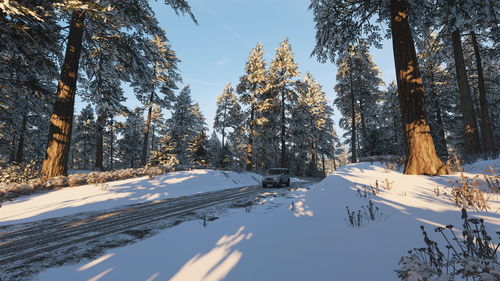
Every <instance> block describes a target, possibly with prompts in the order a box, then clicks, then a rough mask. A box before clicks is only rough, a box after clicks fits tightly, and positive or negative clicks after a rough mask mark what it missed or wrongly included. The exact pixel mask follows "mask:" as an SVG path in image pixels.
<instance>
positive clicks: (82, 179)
mask: <svg viewBox="0 0 500 281" xmlns="http://www.w3.org/2000/svg"><path fill="white" fill-rule="evenodd" d="M85 184H87V174H82V173H77V174H71V175H69V176H68V185H69V186H71V187H73V186H79V185H85Z"/></svg>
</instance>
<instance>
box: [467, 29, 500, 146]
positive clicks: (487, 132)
mask: <svg viewBox="0 0 500 281" xmlns="http://www.w3.org/2000/svg"><path fill="white" fill-rule="evenodd" d="M471 37H472V45H473V47H474V56H475V58H476V69H477V79H478V86H479V106H480V108H481V115H480V116H481V118H480V126H481V137H482V139H483V149H484V152H486V153H488V154H494V153H495V152H496V147H495V141H494V140H493V130H492V128H491V120H490V113H489V110H488V101H487V100H486V87H485V85H484V74H483V64H482V62H481V54H480V53H479V44H478V43H477V39H476V34H475V33H474V32H472V35H471Z"/></svg>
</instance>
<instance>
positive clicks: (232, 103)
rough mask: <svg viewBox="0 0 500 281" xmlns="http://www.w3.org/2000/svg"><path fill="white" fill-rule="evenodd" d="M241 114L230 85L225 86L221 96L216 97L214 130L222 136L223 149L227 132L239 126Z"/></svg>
mask: <svg viewBox="0 0 500 281" xmlns="http://www.w3.org/2000/svg"><path fill="white" fill-rule="evenodd" d="M241 119H242V112H241V107H240V104H239V103H238V98H237V97H236V95H235V93H234V90H233V87H232V86H231V83H229V84H227V85H226V87H224V90H223V91H222V94H221V95H220V96H218V97H217V110H216V111H215V119H214V130H215V131H216V132H218V133H220V134H221V136H222V147H225V144H226V143H225V137H226V133H227V132H228V131H227V130H234V129H236V127H238V126H239V125H240V124H241Z"/></svg>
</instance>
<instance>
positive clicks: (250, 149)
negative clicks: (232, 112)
mask: <svg viewBox="0 0 500 281" xmlns="http://www.w3.org/2000/svg"><path fill="white" fill-rule="evenodd" d="M254 114H255V109H254V105H253V104H252V105H251V109H250V122H249V127H250V132H249V134H248V145H247V163H246V164H247V171H251V170H252V168H253V167H252V166H253V165H252V164H253V163H252V162H253V119H254Z"/></svg>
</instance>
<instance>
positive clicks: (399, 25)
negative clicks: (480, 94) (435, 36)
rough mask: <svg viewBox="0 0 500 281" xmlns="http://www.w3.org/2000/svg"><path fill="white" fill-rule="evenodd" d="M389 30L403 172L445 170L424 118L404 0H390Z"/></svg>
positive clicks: (419, 82) (421, 89)
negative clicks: (402, 140)
mask: <svg viewBox="0 0 500 281" xmlns="http://www.w3.org/2000/svg"><path fill="white" fill-rule="evenodd" d="M391 32H392V44H393V51H394V62H395V67H396V77H397V82H398V93H399V102H400V106H401V113H402V117H403V126H404V129H405V136H406V142H407V144H408V145H407V157H406V165H405V170H404V173H405V174H410V175H443V174H448V173H449V170H448V168H447V167H446V166H445V165H444V164H443V163H442V162H441V160H440V159H439V157H438V156H437V153H436V149H435V147H434V142H433V141H432V136H431V134H430V128H429V124H428V123H427V120H426V118H425V108H424V107H425V101H424V88H423V85H422V77H421V75H420V71H419V69H418V64H417V55H416V52H415V45H414V42H413V38H412V35H411V30H410V26H409V24H408V6H407V3H406V0H391Z"/></svg>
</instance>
